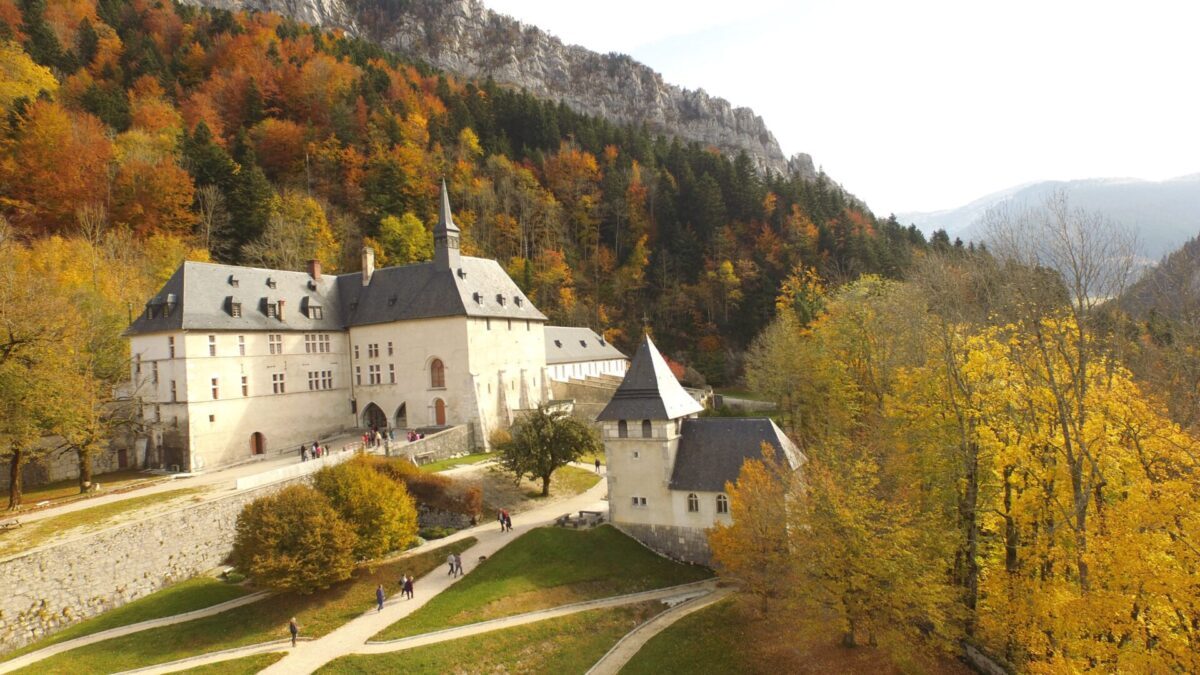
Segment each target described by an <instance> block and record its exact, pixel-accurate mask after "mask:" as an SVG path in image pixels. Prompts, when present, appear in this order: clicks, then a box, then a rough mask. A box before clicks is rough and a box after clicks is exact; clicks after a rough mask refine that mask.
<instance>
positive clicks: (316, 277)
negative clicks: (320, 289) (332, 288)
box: [308, 258, 321, 281]
mask: <svg viewBox="0 0 1200 675" xmlns="http://www.w3.org/2000/svg"><path fill="white" fill-rule="evenodd" d="M308 276H310V277H312V280H313V281H320V280H321V261H320V260H317V259H316V258H313V259H312V260H309V261H308Z"/></svg>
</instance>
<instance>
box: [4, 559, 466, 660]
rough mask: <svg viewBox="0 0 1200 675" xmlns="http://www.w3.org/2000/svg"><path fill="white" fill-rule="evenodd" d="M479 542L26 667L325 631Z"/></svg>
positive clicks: (184, 651)
mask: <svg viewBox="0 0 1200 675" xmlns="http://www.w3.org/2000/svg"><path fill="white" fill-rule="evenodd" d="M474 544H475V539H474V538H473V537H467V538H466V539H463V540H460V541H456V542H454V543H452V544H447V545H445V546H441V547H438V548H435V549H431V550H428V551H424V552H421V553H415V554H408V555H404V556H401V557H399V558H396V559H393V560H389V561H386V562H382V563H377V564H375V565H374V567H373V568H363V569H360V570H359V571H358V572H357V573H356V574H355V577H354V578H353V579H350V580H348V581H345V582H343V583H340V584H337V585H335V586H333V587H331V588H327V589H325V590H323V591H318V592H316V593H313V594H312V595H307V596H305V595H295V594H281V595H276V596H272V597H270V598H267V599H266V600H262V601H260V602H256V603H253V604H250V605H246V606H244V607H238V608H237V609H233V610H230V611H228V612H222V613H221V614H217V615H214V616H210V617H205V618H203V619H197V620H195V621H188V622H186V623H180V624H175V625H174V626H165V627H163V628H154V629H151V630H148V631H144V632H141V633H135V634H133V635H126V636H124V637H119V638H114V639H112V640H105V641H104V642H97V643H96V644H93V645H88V646H86V647H80V648H78V649H73V650H71V651H69V652H65V653H63V654H59V655H57V656H53V657H50V658H49V659H46V660H45V661H40V662H38V663H35V664H33V665H31V666H29V667H27V668H25V669H23V670H20V671H17V672H20V673H31V674H32V673H62V674H63V675H71V674H75V673H78V674H80V675H83V674H84V673H112V672H118V671H122V670H132V669H134V668H141V667H144V666H149V665H154V664H156V663H166V662H168V661H175V660H178V659H182V658H186V657H189V656H195V655H197V654H206V653H209V652H215V651H219V650H222V649H229V648H231V647H240V646H242V645H249V644H256V643H259V642H267V641H269V640H275V639H279V638H283V637H287V623H288V619H290V618H291V617H293V616H294V617H296V623H298V624H299V625H300V634H301V635H302V636H307V637H320V636H322V635H325V634H326V633H328V632H329V631H331V630H333V629H335V628H337V627H338V626H341V625H342V624H344V623H346V622H347V621H349V620H351V619H353V618H355V617H357V616H359V615H361V614H362V613H363V612H365V611H367V610H368V609H370V608H371V607H372V605H373V604H374V602H375V586H376V585H377V584H383V585H384V588H386V589H388V594H389V595H391V594H392V593H394V592H396V586H397V583H396V582H397V581H398V580H399V579H400V576H401V575H402V574H410V575H413V576H416V577H418V578H420V577H421V576H423V575H424V574H426V573H428V572H429V571H431V570H433V569H435V568H437V567H440V566H441V565H442V564H443V563H444V562H445V560H446V555H447V553H449V552H450V551H454V552H460V551H463V550H466V549H468V548H470V547H471V546H473V545H474Z"/></svg>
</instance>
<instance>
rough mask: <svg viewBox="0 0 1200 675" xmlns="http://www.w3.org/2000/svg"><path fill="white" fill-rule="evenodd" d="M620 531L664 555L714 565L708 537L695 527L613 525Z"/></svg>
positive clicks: (693, 562)
mask: <svg viewBox="0 0 1200 675" xmlns="http://www.w3.org/2000/svg"><path fill="white" fill-rule="evenodd" d="M613 525H615V526H616V528H617V529H618V530H621V531H622V532H624V533H625V534H627V535H629V536H631V537H633V538H634V539H636V540H638V541H640V542H641V543H642V544H643V545H645V546H646V548H649V549H651V550H652V551H656V552H658V553H660V554H662V555H665V556H667V557H668V558H672V559H674V560H679V561H681V562H685V563H691V564H693V565H704V566H709V565H711V564H712V550H711V549H709V548H708V535H707V534H706V533H705V531H704V530H700V529H696V528H694V527H675V526H673V525H640V524H633V523H613Z"/></svg>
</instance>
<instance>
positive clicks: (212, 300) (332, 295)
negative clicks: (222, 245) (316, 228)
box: [126, 261, 342, 335]
mask: <svg viewBox="0 0 1200 675" xmlns="http://www.w3.org/2000/svg"><path fill="white" fill-rule="evenodd" d="M235 284H236V285H235ZM272 284H274V287H272ZM336 285H337V280H336V279H335V278H334V277H332V276H324V277H322V278H321V280H320V281H313V280H312V278H311V277H309V276H308V274H307V273H306V272H287V271H280V270H268V269H261V268H257V267H238V266H236V265H217V264H214V263H201V262H190V261H189V262H185V263H183V264H182V265H180V266H179V269H177V270H175V273H174V274H173V275H171V278H170V279H169V280H167V283H166V284H164V285H163V287H162V289H161V290H160V291H159V292H158V293H157V294H156V295H155V296H154V297H153V298H151V299H150V301H149V302H147V303H146V306H145V308H144V309H143V310H142V313H141V314H140V315H139V316H138V318H137V319H136V320H134V322H133V324H132V325H130V326H129V329H128V330H127V331H126V333H127V334H131V335H132V334H138V333H157V332H161V331H174V330H245V331H253V330H275V331H317V330H322V331H324V330H341V329H342V323H341V318H340V316H339V311H338V294H337V290H336ZM279 300H283V301H284V303H283V306H284V310H283V318H282V320H281V319H279V318H277V317H270V316H268V315H267V304H268V303H272V304H273V303H276V302H278V301H279ZM235 302H236V303H240V304H241V316H240V317H234V316H233V313H232V303H235ZM310 306H319V307H321V314H322V318H320V319H310V318H309V317H308V312H307V310H308V308H309V307H310Z"/></svg>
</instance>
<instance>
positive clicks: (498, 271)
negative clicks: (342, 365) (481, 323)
mask: <svg viewBox="0 0 1200 675" xmlns="http://www.w3.org/2000/svg"><path fill="white" fill-rule="evenodd" d="M338 291H339V295H340V297H341V300H342V305H343V312H344V313H343V315H342V320H343V323H344V324H345V325H346V326H347V327H349V326H362V325H366V324H374V323H388V322H391V321H405V320H409V319H430V318H435V317H444V316H472V317H491V318H500V319H528V320H530V321H545V320H546V315H545V314H542V313H541V312H539V311H538V309H537V307H534V306H533V303H532V302H530V301H529V298H526V297H525V294H524V293H522V292H521V289H520V288H518V287H517V285H516V283H514V282H513V280H512V279H511V278H510V277H509V276H508V273H507V272H505V271H504V268H502V267H500V265H499V263H497V262H496V261H495V260H487V259H484V258H470V257H466V256H463V257H462V258H460V259H459V265H458V267H457V268H456V269H454V270H446V269H438V267H437V265H436V264H434V263H432V262H424V263H417V264H415V265H403V266H401V267H384V268H381V269H378V270H375V272H374V274H372V275H371V283H370V284H368V285H366V286H363V285H362V276H361V275H360V274H357V273H356V274H344V275H342V276H340V277H338Z"/></svg>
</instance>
